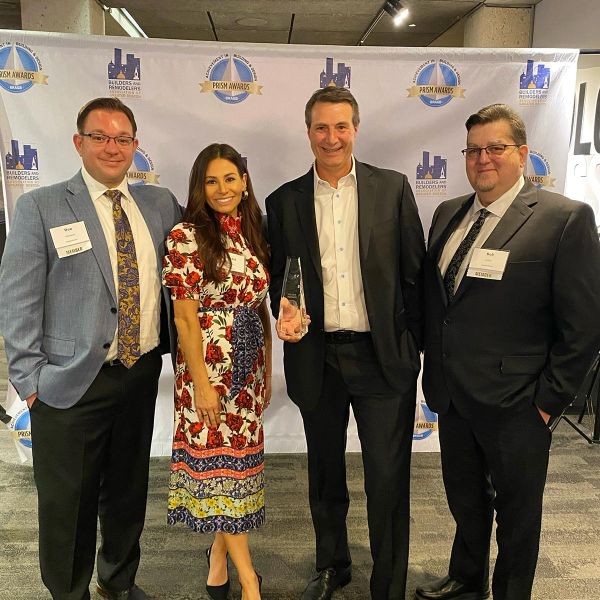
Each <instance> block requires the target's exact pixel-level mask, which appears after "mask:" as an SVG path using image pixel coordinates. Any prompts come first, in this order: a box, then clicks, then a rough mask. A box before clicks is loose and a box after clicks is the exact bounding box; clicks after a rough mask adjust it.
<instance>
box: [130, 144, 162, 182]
mask: <svg viewBox="0 0 600 600" xmlns="http://www.w3.org/2000/svg"><path fill="white" fill-rule="evenodd" d="M158 178H159V175H158V173H156V172H155V171H154V163H153V162H152V159H151V158H150V156H148V154H147V153H146V152H145V151H144V150H142V148H140V147H139V146H138V148H137V150H136V151H135V154H134V155H133V163H132V164H131V169H130V170H129V171H128V172H127V180H128V182H129V184H130V185H145V184H146V183H152V184H154V185H157V184H158Z"/></svg>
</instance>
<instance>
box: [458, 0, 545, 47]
mask: <svg viewBox="0 0 600 600" xmlns="http://www.w3.org/2000/svg"><path fill="white" fill-rule="evenodd" d="M532 36H533V7H524V8H505V7H501V6H482V7H481V8H479V9H478V10H476V11H475V12H474V13H472V14H471V15H469V16H468V17H467V18H466V23H465V37H464V47H465V48H530V47H531V40H532Z"/></svg>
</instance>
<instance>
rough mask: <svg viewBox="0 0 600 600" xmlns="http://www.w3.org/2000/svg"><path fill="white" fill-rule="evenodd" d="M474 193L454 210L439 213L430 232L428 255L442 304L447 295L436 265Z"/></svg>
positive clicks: (469, 205) (467, 208)
mask: <svg viewBox="0 0 600 600" xmlns="http://www.w3.org/2000/svg"><path fill="white" fill-rule="evenodd" d="M474 199H475V194H472V195H470V196H467V197H466V198H465V199H463V200H462V202H460V203H459V205H458V208H457V209H456V210H450V211H448V212H447V213H444V214H441V215H440V216H439V217H438V222H437V223H436V224H435V230H434V231H432V232H431V239H430V240H429V245H430V256H431V261H432V263H433V268H434V269H435V278H436V281H437V284H438V291H439V293H440V295H441V297H442V300H443V302H444V305H447V304H448V297H447V296H446V289H445V287H444V278H443V277H442V274H441V273H440V268H439V266H438V264H439V262H440V256H441V255H442V252H443V250H444V246H445V245H446V242H447V241H448V238H449V237H450V236H451V235H452V232H453V231H454V230H455V229H456V227H457V225H458V224H459V223H460V222H461V221H462V219H463V217H464V216H465V214H466V212H467V211H468V210H469V208H470V207H471V205H472V204H473V201H474Z"/></svg>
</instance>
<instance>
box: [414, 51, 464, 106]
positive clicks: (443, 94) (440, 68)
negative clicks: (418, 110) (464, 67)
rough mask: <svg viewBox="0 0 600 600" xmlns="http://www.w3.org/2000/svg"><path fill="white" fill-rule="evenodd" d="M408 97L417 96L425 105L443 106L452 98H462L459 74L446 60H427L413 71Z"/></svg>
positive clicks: (462, 92) (462, 89)
mask: <svg viewBox="0 0 600 600" xmlns="http://www.w3.org/2000/svg"><path fill="white" fill-rule="evenodd" d="M407 91H408V97H409V98H414V97H415V96H418V97H419V99H420V100H421V102H423V104H425V105H426V106H430V107H439V106H445V105H446V104H448V102H450V100H452V98H464V97H465V89H464V88H463V87H461V85H460V74H459V73H458V71H457V70H456V69H455V68H454V66H453V65H451V64H450V63H449V62H448V61H446V60H442V59H440V60H433V59H432V60H428V61H427V62H425V63H423V64H422V65H421V66H420V67H419V68H418V70H417V72H416V73H415V76H414V78H413V85H412V86H411V87H409V88H408V89H407Z"/></svg>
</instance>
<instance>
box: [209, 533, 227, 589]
mask: <svg viewBox="0 0 600 600" xmlns="http://www.w3.org/2000/svg"><path fill="white" fill-rule="evenodd" d="M211 550H212V544H211V545H210V546H209V547H208V548H207V549H206V562H207V563H208V570H209V571H210V551H211ZM206 593H207V594H208V595H209V596H210V597H211V598H212V600H227V596H228V594H229V579H227V581H226V582H225V583H223V584H222V585H208V583H207V584H206Z"/></svg>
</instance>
